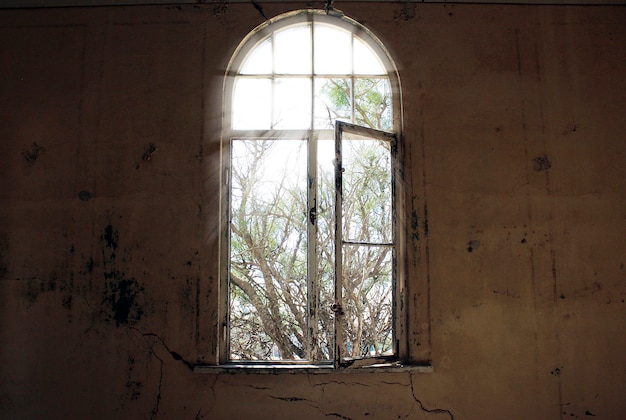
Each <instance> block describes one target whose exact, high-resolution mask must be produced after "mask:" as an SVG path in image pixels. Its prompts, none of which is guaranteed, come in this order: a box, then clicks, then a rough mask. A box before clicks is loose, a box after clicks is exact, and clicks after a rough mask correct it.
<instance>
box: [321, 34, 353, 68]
mask: <svg viewBox="0 0 626 420" xmlns="http://www.w3.org/2000/svg"><path fill="white" fill-rule="evenodd" d="M314 36H315V43H314V45H315V74H317V75H320V74H335V75H342V74H344V75H348V74H350V73H352V62H351V60H352V54H351V51H352V45H351V38H352V34H350V33H349V32H348V31H345V30H342V29H339V28H336V27H333V26H329V25H322V24H316V25H315V32H314Z"/></svg>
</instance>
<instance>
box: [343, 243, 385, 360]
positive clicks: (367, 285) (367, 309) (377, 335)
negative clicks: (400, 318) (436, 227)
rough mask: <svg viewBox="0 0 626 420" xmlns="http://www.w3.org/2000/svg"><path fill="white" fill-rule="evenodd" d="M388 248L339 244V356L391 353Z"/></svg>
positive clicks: (345, 357)
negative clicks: (340, 291) (340, 314)
mask: <svg viewBox="0 0 626 420" xmlns="http://www.w3.org/2000/svg"><path fill="white" fill-rule="evenodd" d="M392 303H393V282H392V248H391V247H388V246H355V245H346V246H344V247H343V311H344V316H343V319H342V322H343V324H342V325H343V327H344V342H343V348H342V355H343V359H347V360H350V359H358V358H363V357H375V356H380V355H392V354H393V352H394V347H393V304H392Z"/></svg>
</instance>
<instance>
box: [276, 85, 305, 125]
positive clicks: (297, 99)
mask: <svg viewBox="0 0 626 420" xmlns="http://www.w3.org/2000/svg"><path fill="white" fill-rule="evenodd" d="M274 83H275V85H274V110H275V111H274V128H279V129H297V128H302V129H307V128H310V127H311V79H307V78H279V79H276V80H275V82H274ZM266 107H267V105H266Z"/></svg>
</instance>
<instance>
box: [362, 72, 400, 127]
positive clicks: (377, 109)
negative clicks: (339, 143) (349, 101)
mask: <svg viewBox="0 0 626 420" xmlns="http://www.w3.org/2000/svg"><path fill="white" fill-rule="evenodd" d="M354 83H355V87H354V123H355V124H358V125H362V126H364V127H370V128H375V129H378V130H391V129H392V128H393V120H392V113H391V106H392V104H391V86H390V84H389V79H375V78H360V79H356V80H355V82H354Z"/></svg>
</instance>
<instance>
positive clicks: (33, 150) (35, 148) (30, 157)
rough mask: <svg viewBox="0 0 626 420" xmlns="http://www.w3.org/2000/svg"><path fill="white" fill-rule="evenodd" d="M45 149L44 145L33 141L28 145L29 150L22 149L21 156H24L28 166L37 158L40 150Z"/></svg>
mask: <svg viewBox="0 0 626 420" xmlns="http://www.w3.org/2000/svg"><path fill="white" fill-rule="evenodd" d="M45 150H46V148H45V147H43V146H40V145H38V144H37V143H33V144H32V145H31V146H30V150H24V151H23V152H22V156H24V159H26V163H27V164H28V165H29V166H32V165H34V164H35V163H36V162H37V160H38V159H39V155H40V154H41V152H44V151H45Z"/></svg>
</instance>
